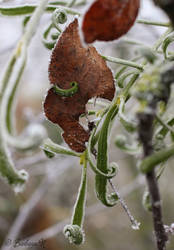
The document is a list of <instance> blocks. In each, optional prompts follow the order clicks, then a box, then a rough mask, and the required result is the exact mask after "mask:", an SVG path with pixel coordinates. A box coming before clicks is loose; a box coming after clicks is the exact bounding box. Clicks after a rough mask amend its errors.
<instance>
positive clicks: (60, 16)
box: [42, 8, 67, 50]
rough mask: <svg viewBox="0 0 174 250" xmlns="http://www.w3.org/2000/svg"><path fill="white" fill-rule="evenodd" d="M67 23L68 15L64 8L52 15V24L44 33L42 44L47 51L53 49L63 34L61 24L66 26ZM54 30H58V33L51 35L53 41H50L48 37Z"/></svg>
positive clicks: (58, 9)
mask: <svg viewBox="0 0 174 250" xmlns="http://www.w3.org/2000/svg"><path fill="white" fill-rule="evenodd" d="M66 21H67V13H66V12H65V10H63V9H62V8H57V9H56V10H55V11H54V12H53V14H52V23H51V24H50V25H49V26H48V27H47V29H46V30H45V32H44V33H43V39H42V42H43V44H44V46H45V47H46V48H47V49H50V50H51V49H53V48H54V46H55V44H56V41H57V39H58V37H59V35H60V34H61V32H62V30H61V28H60V27H59V24H64V23H65V22H66ZM52 29H56V32H55V33H53V34H51V36H50V37H51V39H50V40H48V36H49V34H50V32H51V30H52Z"/></svg>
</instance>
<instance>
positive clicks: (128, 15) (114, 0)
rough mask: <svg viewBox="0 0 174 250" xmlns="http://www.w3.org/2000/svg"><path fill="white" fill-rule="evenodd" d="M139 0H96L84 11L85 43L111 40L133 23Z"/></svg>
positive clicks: (127, 29) (83, 28)
mask: <svg viewBox="0 0 174 250" xmlns="http://www.w3.org/2000/svg"><path fill="white" fill-rule="evenodd" d="M139 7H140V0H97V1H95V2H94V3H93V4H92V5H91V7H90V8H89V10H88V11H87V12H86V14H85V17H84V20H83V26H82V30H83V33H84V39H85V42H86V43H92V42H94V41H95V40H100V41H112V40H115V39H117V38H119V37H120V36H122V35H124V34H125V33H127V32H128V31H129V29H130V28H131V27H132V25H133V24H134V22H135V20H136V17H137V14H138V10H139Z"/></svg>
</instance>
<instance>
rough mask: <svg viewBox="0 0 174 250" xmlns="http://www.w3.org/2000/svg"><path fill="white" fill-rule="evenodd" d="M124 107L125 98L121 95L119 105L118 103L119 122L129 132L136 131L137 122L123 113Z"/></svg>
mask: <svg viewBox="0 0 174 250" xmlns="http://www.w3.org/2000/svg"><path fill="white" fill-rule="evenodd" d="M124 107H125V100H124V98H123V97H120V105H119V112H118V115H119V118H120V122H121V123H122V125H123V127H124V128H125V129H126V130H127V131H128V132H130V133H133V132H135V131H136V128H137V124H136V122H135V121H133V120H131V119H128V118H127V117H126V116H125V115H124Z"/></svg>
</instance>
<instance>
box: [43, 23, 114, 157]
mask: <svg viewBox="0 0 174 250" xmlns="http://www.w3.org/2000/svg"><path fill="white" fill-rule="evenodd" d="M49 80H50V83H51V84H54V85H57V86H58V87H59V88H62V89H69V88H70V83H71V82H77V83H78V91H77V92H76V93H75V94H73V95H72V96H69V97H65V96H60V95H59V94H56V93H55V92H54V90H53V88H51V89H50V90H49V91H48V94H47V96H46V99H45V103H44V111H45V115H46V116H47V118H48V119H49V120H50V121H52V122H53V123H57V124H58V125H59V126H60V127H61V128H62V129H63V131H64V133H63V138H64V140H65V141H66V143H67V144H68V145H69V147H70V148H71V149H73V150H75V151H76V152H83V151H84V150H85V148H86V147H85V143H86V142H87V141H88V139H89V132H88V131H86V130H85V129H84V128H83V127H82V126H81V125H80V124H79V116H80V115H81V114H84V113H85V112H86V109H85V105H86V103H87V102H88V100H89V99H91V98H92V97H102V98H106V99H109V100H112V99H113V97H114V92H115V87H114V80H113V76H112V73H111V71H110V69H109V68H108V67H107V65H106V63H105V61H104V60H103V58H102V57H101V56H100V55H99V54H98V52H97V51H96V49H95V48H94V47H87V48H84V47H83V46H82V43H81V41H80V36H79V31H78V20H77V19H75V20H74V21H73V22H72V23H70V24H69V26H68V27H67V28H66V30H65V31H64V32H63V33H62V35H61V37H60V38H59V40H58V42H57V44H56V46H55V48H54V50H53V52H52V55H51V61H50V65H49Z"/></svg>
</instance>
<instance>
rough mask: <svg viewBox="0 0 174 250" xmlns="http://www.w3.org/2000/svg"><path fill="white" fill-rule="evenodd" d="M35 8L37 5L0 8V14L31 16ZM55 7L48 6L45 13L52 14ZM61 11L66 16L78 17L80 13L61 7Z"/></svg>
mask: <svg viewBox="0 0 174 250" xmlns="http://www.w3.org/2000/svg"><path fill="white" fill-rule="evenodd" d="M36 8H37V5H21V6H15V7H12V6H10V7H0V14H2V15H4V16H19V15H30V14H32V13H33V12H34V11H35V9H36ZM56 8H57V7H56V6H55V5H48V6H47V7H46V9H45V11H47V12H53V11H54V10H55V9H56ZM62 9H63V10H65V11H66V12H67V13H68V14H71V15H78V16H80V15H81V13H79V12H78V11H76V10H73V9H71V8H68V7H63V6H62Z"/></svg>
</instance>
